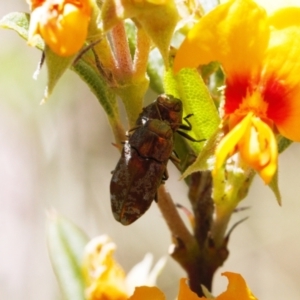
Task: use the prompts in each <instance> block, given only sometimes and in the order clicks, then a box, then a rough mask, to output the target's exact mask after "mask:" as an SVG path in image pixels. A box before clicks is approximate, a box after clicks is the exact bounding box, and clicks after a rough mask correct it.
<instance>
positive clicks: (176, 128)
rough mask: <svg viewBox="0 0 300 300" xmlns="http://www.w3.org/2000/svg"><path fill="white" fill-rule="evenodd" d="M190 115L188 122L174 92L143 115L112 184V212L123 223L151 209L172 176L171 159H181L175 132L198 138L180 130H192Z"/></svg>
mask: <svg viewBox="0 0 300 300" xmlns="http://www.w3.org/2000/svg"><path fill="white" fill-rule="evenodd" d="M190 116H191V115H188V116H187V117H185V118H184V119H185V120H186V121H187V123H188V125H184V124H182V102H181V100H180V99H177V98H174V97H173V96H171V95H160V96H158V98H157V99H156V100H155V101H154V102H153V103H151V104H149V105H148V106H146V107H145V108H144V109H143V111H142V113H141V114H140V115H139V117H138V119H137V121H136V127H134V128H133V129H131V130H130V131H133V133H132V134H131V135H130V136H129V139H128V141H126V142H125V143H124V146H123V150H122V154H121V158H120V160H119V162H118V164H117V166H116V168H115V170H114V171H113V175H112V179H111V183H110V198H111V208H112V212H113V215H114V217H115V219H116V220H117V221H119V222H120V223H122V224H123V225H129V224H131V223H132V222H134V221H135V220H137V219H138V218H139V217H141V216H142V215H143V214H144V213H145V212H146V211H147V210H148V208H149V207H150V205H151V203H152V201H153V200H154V199H155V197H156V193H157V189H158V187H159V186H160V184H161V183H163V182H164V181H165V180H166V179H167V178H168V175H167V169H166V166H167V163H168V160H169V159H171V160H173V161H176V160H177V162H178V159H176V157H174V156H173V155H172V153H173V150H174V149H173V148H174V133H175V132H177V133H179V134H181V135H183V136H184V137H186V138H188V139H190V140H192V141H196V140H195V139H193V138H192V137H190V136H189V135H187V134H186V133H185V132H182V131H181V130H180V129H183V130H191V124H190V123H189V122H188V120H187V118H188V117H190Z"/></svg>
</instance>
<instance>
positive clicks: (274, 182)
mask: <svg viewBox="0 0 300 300" xmlns="http://www.w3.org/2000/svg"><path fill="white" fill-rule="evenodd" d="M277 168H278V167H277ZM269 187H270V189H271V190H272V192H273V193H274V195H275V197H276V200H277V202H278V204H279V205H280V206H281V194H280V190H279V186H278V169H277V170H276V173H275V174H274V176H273V178H272V180H271V182H270V183H269Z"/></svg>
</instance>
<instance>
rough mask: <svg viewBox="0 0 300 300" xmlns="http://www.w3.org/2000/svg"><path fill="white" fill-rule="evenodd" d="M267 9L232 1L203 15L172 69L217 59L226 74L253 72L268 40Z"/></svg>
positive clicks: (243, 1)
mask: <svg viewBox="0 0 300 300" xmlns="http://www.w3.org/2000/svg"><path fill="white" fill-rule="evenodd" d="M269 33H270V31H269V27H268V22H267V15H266V12H265V11H264V10H263V9H262V8H261V7H260V6H258V5H257V4H256V3H255V2H253V1H251V0H232V1H229V2H227V3H225V4H222V5H219V6H218V7H216V8H215V9H214V10H213V11H211V12H210V13H209V14H207V15H206V16H204V17H203V18H202V19H201V20H200V21H199V22H198V23H197V24H196V25H195V26H194V27H193V29H192V30H191V31H190V32H189V34H188V35H187V37H186V39H185V40H184V42H183V44H182V45H181V46H180V48H179V49H178V52H177V55H176V57H175V61H174V71H175V72H177V71H179V70H180V69H181V68H183V67H190V68H192V67H197V66H198V65H201V64H207V63H209V62H211V61H219V62H221V64H222V66H223V67H224V70H225V72H226V73H227V75H228V76H231V75H234V74H236V73H238V74H245V73H249V72H251V73H254V71H256V70H255V69H256V68H257V67H258V66H260V64H261V60H262V57H263V54H264V52H265V49H266V47H267V44H268V40H269Z"/></svg>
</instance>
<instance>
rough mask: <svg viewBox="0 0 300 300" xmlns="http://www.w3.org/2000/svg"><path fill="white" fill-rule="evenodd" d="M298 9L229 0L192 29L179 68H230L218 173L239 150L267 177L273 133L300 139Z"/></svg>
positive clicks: (273, 154)
mask: <svg viewBox="0 0 300 300" xmlns="http://www.w3.org/2000/svg"><path fill="white" fill-rule="evenodd" d="M299 20H300V8H299V7H296V6H295V7H285V8H282V9H280V10H277V11H275V12H274V13H273V14H272V15H269V16H268V15H267V13H266V11H265V10H264V8H263V7H261V6H259V5H258V4H256V3H255V2H254V1H252V0H231V1H228V2H226V3H224V4H222V5H219V6H218V7H216V8H215V9H214V10H213V11H211V12H210V13H209V14H207V15H206V16H204V17H203V18H202V19H201V20H200V21H199V22H198V23H197V24H196V25H195V26H194V27H193V29H192V30H191V31H190V32H189V34H188V35H187V37H186V39H185V40H184V42H183V44H182V45H181V46H180V48H179V50H178V53H177V55H176V57H175V61H174V71H175V72H177V71H179V70H180V69H181V68H184V67H197V66H198V65H203V64H207V63H209V62H211V61H219V62H220V63H221V65H222V67H223V70H224V72H225V75H226V88H225V95H224V96H225V103H224V116H223V123H222V125H223V128H224V131H225V133H226V135H225V137H224V138H223V140H222V141H221V142H220V144H219V145H218V147H217V149H216V163H215V166H214V172H213V174H215V173H216V172H217V171H216V170H218V169H219V168H220V167H222V165H223V164H224V162H225V160H226V159H227V158H228V157H229V156H232V155H233V154H235V153H239V155H240V158H241V161H242V162H243V163H245V164H246V165H248V166H250V167H251V168H253V169H254V170H256V171H257V172H258V173H259V175H260V176H261V177H262V179H263V180H264V182H265V183H266V184H268V183H270V181H271V180H272V178H273V175H274V174H275V172H276V169H277V157H278V149H277V142H276V138H275V136H276V134H278V133H280V134H282V135H283V136H285V137H286V138H289V139H291V140H293V141H300V117H299V116H300V102H299V99H300V84H299V74H300V60H299V56H300V26H299V25H300V21H299Z"/></svg>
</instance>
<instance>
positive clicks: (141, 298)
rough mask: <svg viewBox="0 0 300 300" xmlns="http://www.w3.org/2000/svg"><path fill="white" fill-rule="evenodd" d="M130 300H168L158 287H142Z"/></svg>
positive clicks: (137, 289) (136, 290)
mask: <svg viewBox="0 0 300 300" xmlns="http://www.w3.org/2000/svg"><path fill="white" fill-rule="evenodd" d="M128 300H166V297H165V295H164V294H163V293H162V292H161V291H160V290H159V289H158V288H157V287H149V286H141V287H137V288H136V289H135V291H134V294H133V295H132V296H131V297H130V298H129V299H128Z"/></svg>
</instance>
